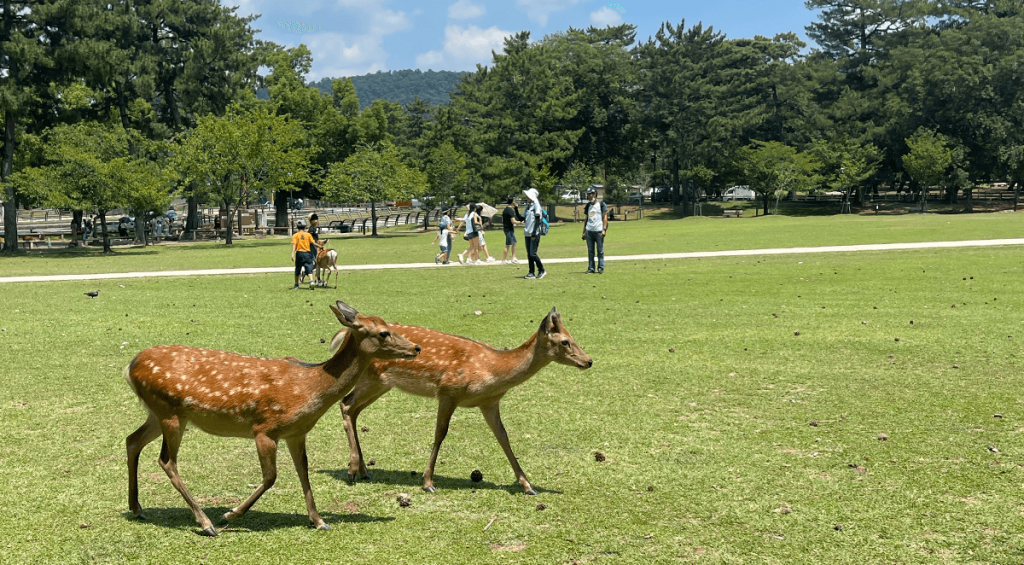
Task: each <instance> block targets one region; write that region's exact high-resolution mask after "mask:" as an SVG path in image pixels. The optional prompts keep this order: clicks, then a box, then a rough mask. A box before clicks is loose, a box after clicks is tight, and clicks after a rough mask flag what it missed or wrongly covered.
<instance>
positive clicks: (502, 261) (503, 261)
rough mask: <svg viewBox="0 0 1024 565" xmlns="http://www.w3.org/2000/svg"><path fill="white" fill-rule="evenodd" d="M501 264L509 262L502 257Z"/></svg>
mask: <svg viewBox="0 0 1024 565" xmlns="http://www.w3.org/2000/svg"><path fill="white" fill-rule="evenodd" d="M501 264H502V265H508V264H509V262H508V261H506V260H504V259H502V260H501Z"/></svg>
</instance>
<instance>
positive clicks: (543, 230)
mask: <svg viewBox="0 0 1024 565" xmlns="http://www.w3.org/2000/svg"><path fill="white" fill-rule="evenodd" d="M526 213H527V214H533V213H534V212H533V204H530V207H529V208H527V209H526ZM550 227H551V222H550V221H549V220H548V211H547V210H545V209H544V208H541V209H540V220H538V221H537V225H536V226H534V228H533V229H534V235H535V236H536V235H547V234H548V229H549V228H550Z"/></svg>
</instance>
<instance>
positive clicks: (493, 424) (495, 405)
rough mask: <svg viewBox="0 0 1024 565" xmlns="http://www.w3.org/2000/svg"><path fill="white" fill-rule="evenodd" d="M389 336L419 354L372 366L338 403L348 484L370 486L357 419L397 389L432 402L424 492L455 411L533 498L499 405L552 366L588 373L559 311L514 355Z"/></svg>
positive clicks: (420, 331) (429, 334)
mask: <svg viewBox="0 0 1024 565" xmlns="http://www.w3.org/2000/svg"><path fill="white" fill-rule="evenodd" d="M392 328H393V329H394V330H395V331H396V332H398V333H400V334H402V335H403V336H405V337H406V338H408V339H411V340H414V341H416V342H417V343H419V344H420V345H421V346H422V347H423V351H422V352H421V353H420V355H419V356H417V357H416V358H415V359H405V360H399V359H391V360H385V359H379V360H374V361H373V362H371V363H370V368H369V369H368V370H367V371H366V372H365V373H364V374H363V376H362V377H361V378H360V379H359V381H358V382H357V383H356V384H355V387H354V388H353V389H352V392H351V393H349V394H348V395H347V396H346V397H345V398H344V400H342V402H341V411H342V415H343V417H344V419H345V434H346V436H347V437H348V445H349V465H348V478H349V481H355V480H356V474H357V473H359V474H361V475H362V476H363V477H365V478H367V479H371V480H372V477H370V474H369V473H368V472H367V470H366V464H365V462H364V460H363V452H362V449H361V447H360V444H359V435H358V433H357V430H358V428H357V427H356V420H357V419H358V418H359V414H360V413H361V412H362V411H363V410H364V409H366V407H367V406H369V405H370V404H372V403H373V402H374V401H375V400H377V399H378V398H380V397H381V396H382V395H383V394H384V393H386V392H388V391H389V390H391V389H392V388H396V387H397V388H398V389H400V390H402V391H404V392H407V393H410V394H415V395H419V396H426V397H430V398H436V399H437V401H438V406H437V421H436V423H435V427H434V447H433V450H432V451H431V452H430V461H429V462H428V463H427V468H426V469H425V470H424V471H423V490H424V491H426V492H435V490H436V489H435V488H434V465H435V463H436V462H437V455H438V452H439V451H440V449H441V442H443V441H444V438H445V436H446V435H447V434H448V424H449V422H450V421H451V418H452V415H453V414H454V413H455V409H456V408H479V409H480V412H482V413H483V416H484V420H486V421H487V425H488V426H489V427H490V428H491V432H492V433H493V434H494V437H495V438H496V439H497V440H498V444H499V445H501V449H502V450H503V451H504V452H505V457H507V458H508V462H509V464H511V465H512V471H513V472H514V473H515V476H516V480H517V481H518V482H519V485H520V486H522V488H523V491H524V492H525V493H526V494H527V495H535V494H537V491H536V490H534V488H533V486H532V485H531V484H530V481H529V480H528V479H527V478H526V474H525V473H524V472H523V469H522V467H520V466H519V461H517V460H516V456H515V454H514V453H512V447H511V446H510V445H509V441H508V434H507V433H506V431H505V426H504V425H503V424H502V423H501V413H500V404H501V399H502V397H503V396H505V393H506V392H508V391H509V389H511V388H513V387H515V386H518V385H521V384H523V383H524V382H526V381H527V380H528V379H529V378H530V377H532V376H534V375H535V374H537V372H539V371H540V370H541V369H543V368H544V367H545V366H547V365H548V364H549V363H551V362H555V363H560V364H562V365H568V366H571V367H577V368H579V369H581V370H584V369H589V368H590V367H591V366H593V364H594V360H593V359H591V358H590V357H589V356H588V355H587V354H586V353H585V352H584V351H583V349H582V348H581V347H580V346H579V345H577V344H576V341H575V340H574V339H573V338H572V336H571V335H570V334H569V331H568V330H567V329H565V325H564V324H563V323H562V316H561V315H560V314H559V313H558V311H557V310H556V309H555V308H552V309H551V312H549V313H548V314H547V316H545V317H544V320H543V321H542V322H541V324H540V327H539V328H538V329H537V332H536V333H535V334H534V335H532V336H531V337H530V338H529V339H527V340H526V342H525V343H523V344H522V345H520V346H519V347H517V348H516V349H513V350H507V349H506V350H505V351H501V350H498V349H495V348H494V347H491V346H490V345H487V344H486V343H482V342H479V341H474V340H471V339H469V338H465V337H462V336H457V335H452V334H447V333H443V332H439V331H436V330H431V329H427V328H422V327H418V326H406V325H401V324H393V325H392ZM346 333H347V332H346V331H345V330H342V331H340V332H338V334H337V335H335V336H334V338H333V340H332V343H331V346H332V348H333V347H334V346H335V344H336V343H341V342H343V340H344V339H346V338H345V334H346Z"/></svg>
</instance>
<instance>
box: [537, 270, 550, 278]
mask: <svg viewBox="0 0 1024 565" xmlns="http://www.w3.org/2000/svg"><path fill="white" fill-rule="evenodd" d="M547 274H548V272H547V271H541V272H540V273H537V278H538V279H542V278H544V277H545V276H547Z"/></svg>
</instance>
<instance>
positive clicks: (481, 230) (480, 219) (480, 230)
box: [475, 204, 494, 264]
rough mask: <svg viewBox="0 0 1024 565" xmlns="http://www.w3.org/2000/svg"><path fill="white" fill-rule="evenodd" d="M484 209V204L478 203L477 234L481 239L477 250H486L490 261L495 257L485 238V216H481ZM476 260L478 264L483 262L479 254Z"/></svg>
mask: <svg viewBox="0 0 1024 565" xmlns="http://www.w3.org/2000/svg"><path fill="white" fill-rule="evenodd" d="M483 211H484V206H483V204H477V205H476V209H475V212H476V221H477V222H478V228H477V234H479V235H478V239H479V241H478V242H477V251H478V252H479V251H483V252H484V257H487V261H488V262H493V261H494V257H491V252H490V251H488V250H487V240H485V239H484V219H483V216H481V214H483ZM476 262H477V263H478V264H479V263H483V261H481V260H480V257H479V254H478V255H477V260H476Z"/></svg>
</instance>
